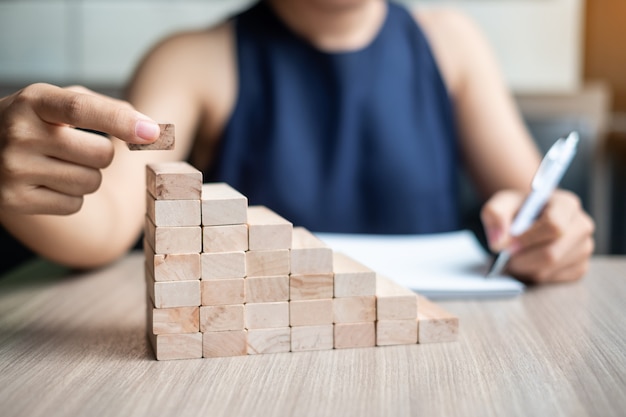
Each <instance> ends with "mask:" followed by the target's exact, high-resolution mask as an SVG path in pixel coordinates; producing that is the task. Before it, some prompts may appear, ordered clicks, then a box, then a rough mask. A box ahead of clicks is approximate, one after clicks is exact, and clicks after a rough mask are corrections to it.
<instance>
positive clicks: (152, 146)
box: [127, 123, 175, 151]
mask: <svg viewBox="0 0 626 417" xmlns="http://www.w3.org/2000/svg"><path fill="white" fill-rule="evenodd" d="M159 127H160V128H161V134H160V135H159V138H158V139H157V140H155V141H154V142H152V143H147V144H139V143H127V145H128V149H130V150H131V151H169V150H172V149H174V144H175V138H174V130H175V129H174V125H173V124H169V123H167V124H162V123H159Z"/></svg>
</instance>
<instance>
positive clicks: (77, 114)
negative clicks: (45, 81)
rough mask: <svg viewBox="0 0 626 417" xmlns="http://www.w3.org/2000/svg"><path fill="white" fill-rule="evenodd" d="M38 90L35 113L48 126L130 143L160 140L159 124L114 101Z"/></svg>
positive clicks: (57, 90) (52, 88)
mask: <svg viewBox="0 0 626 417" xmlns="http://www.w3.org/2000/svg"><path fill="white" fill-rule="evenodd" d="M38 88H39V89H41V91H38V94H36V96H35V100H34V101H33V109H34V110H35V112H36V113H37V115H38V116H39V117H40V118H41V119H42V120H44V121H46V122H48V123H56V124H68V125H71V126H74V127H79V128H82V129H90V130H97V131H100V132H105V133H108V134H110V135H112V136H115V137H117V138H120V139H122V140H124V141H126V142H129V143H138V144H145V143H151V142H154V141H155V140H156V139H157V138H158V137H159V134H160V128H159V125H158V124H157V123H156V122H154V121H153V120H151V119H150V118H149V117H147V116H146V115H144V114H141V113H139V112H138V111H136V110H133V109H132V108H129V107H128V106H127V105H124V104H122V103H119V102H116V101H115V100H107V99H106V98H104V97H101V96H98V95H95V94H86V93H81V92H76V91H70V90H66V89H63V88H60V87H56V86H52V85H43V86H38Z"/></svg>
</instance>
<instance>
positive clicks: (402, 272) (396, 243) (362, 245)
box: [316, 230, 525, 299]
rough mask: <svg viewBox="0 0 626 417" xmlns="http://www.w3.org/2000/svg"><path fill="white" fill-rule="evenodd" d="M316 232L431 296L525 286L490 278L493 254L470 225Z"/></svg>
mask: <svg viewBox="0 0 626 417" xmlns="http://www.w3.org/2000/svg"><path fill="white" fill-rule="evenodd" d="M316 235H317V236H318V237H319V238H320V239H322V240H323V241H324V242H325V243H326V244H327V245H328V246H330V247H331V248H332V249H333V251H336V252H343V253H345V254H346V255H348V256H350V257H352V258H354V259H356V260H358V261H360V262H361V263H363V264H364V265H366V266H368V267H369V268H371V269H373V270H374V271H376V272H377V273H380V274H383V275H385V276H387V277H388V278H391V279H392V280H394V281H396V282H398V283H399V284H401V285H403V286H405V287H407V288H411V289H412V290H414V291H416V292H418V293H420V294H422V295H424V296H425V297H428V298H431V299H453V298H492V297H512V296H515V295H518V294H520V293H522V292H523V291H524V288H525V287H524V284H522V283H521V282H519V281H517V280H515V279H513V278H511V277H507V276H495V277H491V278H485V274H486V272H487V270H488V269H489V266H490V263H491V257H490V255H489V254H488V253H487V252H486V251H485V250H484V249H483V247H482V246H481V245H480V242H478V240H477V239H476V237H475V236H474V234H473V233H472V232H471V231H469V230H463V231H459V232H450V233H442V234H434V235H362V234H354V235H352V234H335V233H316Z"/></svg>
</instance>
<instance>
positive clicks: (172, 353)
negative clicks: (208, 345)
mask: <svg viewBox="0 0 626 417" xmlns="http://www.w3.org/2000/svg"><path fill="white" fill-rule="evenodd" d="M148 338H149V339H150V342H151V344H152V348H153V350H154V354H155V356H156V358H157V360H160V361H164V360H173V359H199V358H201V357H202V333H184V334H159V335H154V334H151V333H149V334H148Z"/></svg>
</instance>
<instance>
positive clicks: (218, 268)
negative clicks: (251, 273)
mask: <svg viewBox="0 0 626 417" xmlns="http://www.w3.org/2000/svg"><path fill="white" fill-rule="evenodd" d="M200 260H201V263H202V279H203V280H209V279H228V278H243V277H245V276H246V253H245V252H241V251H239V252H223V253H203V254H202V255H200Z"/></svg>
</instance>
